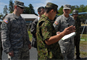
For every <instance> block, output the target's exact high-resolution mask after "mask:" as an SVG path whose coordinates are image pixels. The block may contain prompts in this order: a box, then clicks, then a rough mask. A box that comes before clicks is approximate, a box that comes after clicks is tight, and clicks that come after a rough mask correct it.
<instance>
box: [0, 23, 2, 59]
mask: <svg viewBox="0 0 87 60" xmlns="http://www.w3.org/2000/svg"><path fill="white" fill-rule="evenodd" d="M1 23H2V22H0V60H2V42H1Z"/></svg>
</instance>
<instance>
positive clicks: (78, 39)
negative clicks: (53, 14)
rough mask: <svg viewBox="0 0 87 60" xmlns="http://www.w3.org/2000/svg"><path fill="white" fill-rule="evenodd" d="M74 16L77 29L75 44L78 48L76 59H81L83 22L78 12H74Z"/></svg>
mask: <svg viewBox="0 0 87 60" xmlns="http://www.w3.org/2000/svg"><path fill="white" fill-rule="evenodd" d="M72 15H73V18H74V20H75V27H76V36H75V37H74V44H75V47H76V59H80V50H79V43H80V27H81V20H80V19H79V17H78V10H73V12H72Z"/></svg>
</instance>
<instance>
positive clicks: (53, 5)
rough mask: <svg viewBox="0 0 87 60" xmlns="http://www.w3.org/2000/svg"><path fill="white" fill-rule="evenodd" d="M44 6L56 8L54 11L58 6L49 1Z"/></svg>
mask: <svg viewBox="0 0 87 60" xmlns="http://www.w3.org/2000/svg"><path fill="white" fill-rule="evenodd" d="M45 7H46V8H52V9H56V11H57V8H58V6H57V5H56V4H54V3H51V2H48V3H47V4H46V6H45ZM57 13H58V11H57Z"/></svg>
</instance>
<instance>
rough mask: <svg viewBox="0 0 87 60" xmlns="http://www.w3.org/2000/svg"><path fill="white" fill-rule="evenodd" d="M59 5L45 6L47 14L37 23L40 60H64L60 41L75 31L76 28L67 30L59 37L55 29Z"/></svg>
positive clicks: (48, 4) (49, 3) (71, 27)
mask: <svg viewBox="0 0 87 60" xmlns="http://www.w3.org/2000/svg"><path fill="white" fill-rule="evenodd" d="M57 7H58V6H57V5H56V4H54V3H51V2H48V3H47V4H46V6H45V13H44V15H42V16H41V18H40V20H39V21H38V23H37V32H36V36H37V51H38V60H55V59H62V55H61V50H60V47H59V44H58V41H59V40H60V39H61V38H62V37H63V36H64V35H66V34H68V33H71V32H73V31H75V30H74V29H75V27H73V26H70V27H68V28H66V29H65V30H64V31H63V32H61V33H60V34H59V35H56V31H55V29H54V27H53V21H52V20H54V17H55V16H56V13H57Z"/></svg>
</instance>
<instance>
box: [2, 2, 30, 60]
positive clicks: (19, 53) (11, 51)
mask: <svg viewBox="0 0 87 60" xmlns="http://www.w3.org/2000/svg"><path fill="white" fill-rule="evenodd" d="M23 11H24V3H23V2H20V1H15V3H14V11H13V13H11V14H8V15H7V16H6V17H5V18H4V20H3V22H2V25H1V28H2V31H1V38H2V45H3V50H4V52H5V53H6V54H8V56H9V57H10V59H11V60H29V49H30V48H31V42H30V41H29V36H28V32H27V28H26V22H25V20H24V19H23V18H22V17H21V16H20V14H22V13H23Z"/></svg>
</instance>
